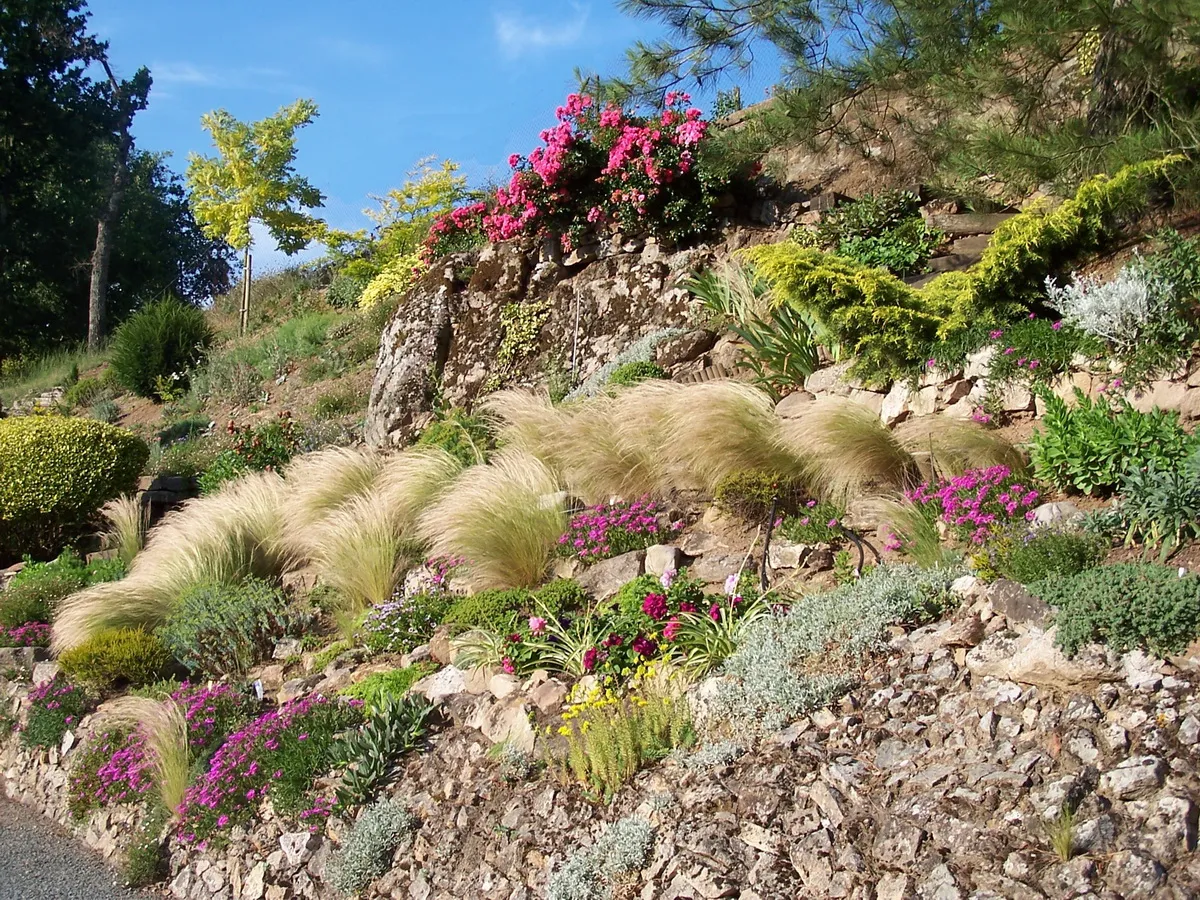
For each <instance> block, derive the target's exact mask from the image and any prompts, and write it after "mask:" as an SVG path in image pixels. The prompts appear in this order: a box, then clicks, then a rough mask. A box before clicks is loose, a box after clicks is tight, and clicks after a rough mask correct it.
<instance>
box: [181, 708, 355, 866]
mask: <svg viewBox="0 0 1200 900" xmlns="http://www.w3.org/2000/svg"><path fill="white" fill-rule="evenodd" d="M351 711H352V710H351V708H350V707H349V705H347V704H343V703H335V702H334V701H332V700H329V699H328V698H326V697H323V696H320V695H309V696H307V697H303V698H300V699H297V700H293V701H291V702H289V703H286V704H284V705H283V706H281V707H279V708H278V709H274V710H271V711H270V712H268V713H265V714H264V715H261V716H259V717H258V718H257V719H255V720H254V721H253V722H251V723H249V724H248V725H246V726H245V727H243V728H242V729H241V730H239V731H236V732H234V733H233V734H231V735H230V736H229V737H228V738H227V739H226V741H225V743H224V744H222V745H221V748H220V749H219V750H218V751H217V752H216V753H215V754H213V758H212V760H211V761H210V762H209V766H208V771H207V772H205V773H204V774H203V775H202V776H201V777H200V778H199V780H198V781H197V782H196V783H195V784H194V785H192V786H191V787H190V788H188V791H187V794H186V796H185V798H184V802H183V806H182V808H181V810H180V819H181V833H180V835H179V839H180V840H181V841H182V842H184V843H194V842H196V841H197V840H204V839H206V838H207V837H209V836H210V835H212V834H213V833H214V832H217V831H219V830H221V829H225V828H227V827H229V826H230V825H232V824H234V823H235V822H237V821H239V820H241V819H244V818H246V817H247V816H249V815H250V813H251V811H252V810H254V809H256V808H257V807H258V805H259V803H260V802H262V801H263V800H265V799H266V798H267V797H268V796H269V795H270V794H271V788H272V785H273V784H274V783H275V782H276V781H278V780H279V779H280V778H283V777H284V775H285V771H284V766H285V765H286V760H287V757H288V756H289V755H293V756H295V757H297V758H299V759H302V760H303V763H304V765H305V766H306V767H308V768H309V769H311V771H307V772H305V773H303V774H305V775H307V776H311V777H312V778H316V777H317V776H319V775H321V774H324V772H323V771H317V769H320V768H321V750H322V749H323V748H322V747H320V746H318V745H313V746H311V747H309V746H305V747H304V748H303V749H299V748H300V745H303V744H304V743H305V742H306V741H309V739H310V737H312V736H314V735H317V736H319V737H320V742H323V743H326V744H327V743H329V742H331V741H332V737H333V734H334V732H336V731H338V730H340V729H341V728H342V727H345V725H347V724H349V722H350V717H349V716H347V715H346V713H348V712H351ZM357 715H358V714H357V713H355V716H357ZM324 749H326V750H327V749H328V748H327V747H326V748H324ZM325 763H326V764H328V760H325ZM331 809H332V803H330V802H328V801H326V802H318V803H314V804H313V805H312V806H311V807H310V808H309V809H307V810H304V813H307V815H306V816H305V818H312V817H313V816H327V815H328V814H329V810H331Z"/></svg>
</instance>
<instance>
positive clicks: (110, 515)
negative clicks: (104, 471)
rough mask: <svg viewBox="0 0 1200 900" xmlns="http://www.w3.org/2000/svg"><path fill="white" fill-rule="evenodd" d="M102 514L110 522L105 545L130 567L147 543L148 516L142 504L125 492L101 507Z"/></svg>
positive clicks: (106, 531) (105, 534) (105, 535)
mask: <svg viewBox="0 0 1200 900" xmlns="http://www.w3.org/2000/svg"><path fill="white" fill-rule="evenodd" d="M100 514H101V515H102V516H104V518H105V520H106V521H107V522H108V528H107V529H106V530H105V532H104V546H106V547H108V548H109V549H111V550H116V551H117V556H119V557H120V559H121V561H122V562H123V563H125V566H126V567H128V566H129V564H130V563H132V562H133V558H134V557H135V556H137V555H138V553H140V552H141V549H142V546H143V545H144V544H145V543H146V516H145V510H144V509H143V507H142V504H141V503H140V502H139V501H138V499H137V498H136V497H134V496H133V495H131V494H124V495H122V496H120V497H118V498H117V499H115V500H110V501H109V502H108V503H105V504H104V506H102V507H100Z"/></svg>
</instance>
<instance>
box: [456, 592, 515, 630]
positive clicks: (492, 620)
mask: <svg viewBox="0 0 1200 900" xmlns="http://www.w3.org/2000/svg"><path fill="white" fill-rule="evenodd" d="M530 605H531V595H530V593H529V591H527V590H524V589H522V588H514V589H512V590H487V591H480V592H479V593H477V594H471V595H470V596H469V597H462V598H460V599H458V600H456V601H454V603H453V604H452V605H451V607H450V608H449V609H448V610H447V611H446V621H447V622H449V623H450V624H451V625H457V626H459V627H460V628H464V629H465V628H482V629H484V630H485V631H493V632H497V633H499V632H508V631H511V630H512V628H513V625H514V623H515V622H516V620H517V614H518V613H520V612H521V611H522V610H525V609H528V608H529V607H530Z"/></svg>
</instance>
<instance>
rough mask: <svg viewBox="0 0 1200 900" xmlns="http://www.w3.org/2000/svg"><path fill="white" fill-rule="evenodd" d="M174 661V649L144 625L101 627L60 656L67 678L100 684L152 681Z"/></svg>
mask: <svg viewBox="0 0 1200 900" xmlns="http://www.w3.org/2000/svg"><path fill="white" fill-rule="evenodd" d="M170 665H171V651H170V650H168V649H167V648H166V645H165V644H163V642H162V641H161V640H159V638H158V637H157V636H156V635H154V634H152V633H150V632H148V631H145V630H143V629H141V628H115V629H112V630H111V631H101V632H100V633H99V634H95V635H93V636H92V637H90V638H88V639H87V640H86V641H84V642H83V643H82V644H80V645H79V646H77V647H73V648H71V649H70V650H68V651H66V652H65V653H64V654H63V655H62V656H60V657H59V658H58V667H59V669H60V670H61V671H62V673H63V674H64V675H65V676H66V677H67V678H70V679H72V680H74V681H78V682H81V683H83V684H89V685H94V686H96V687H98V688H108V687H112V686H113V685H118V684H126V685H131V686H134V687H136V686H138V685H143V684H152V683H153V682H155V681H157V680H158V679H160V678H162V676H163V673H164V672H166V670H167V667H168V666H170Z"/></svg>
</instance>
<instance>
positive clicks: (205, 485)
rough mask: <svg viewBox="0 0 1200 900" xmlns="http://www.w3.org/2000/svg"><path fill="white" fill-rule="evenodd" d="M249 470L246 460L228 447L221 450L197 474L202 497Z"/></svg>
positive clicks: (214, 491)
mask: <svg viewBox="0 0 1200 900" xmlns="http://www.w3.org/2000/svg"><path fill="white" fill-rule="evenodd" d="M192 461H195V457H192ZM248 471H249V466H247V465H246V462H245V460H243V459H242V458H241V457H240V456H238V455H237V454H236V453H235V452H234V451H232V450H230V449H228V448H226V449H224V450H221V451H219V452H218V453H217V455H216V456H215V457H213V459H212V461H211V462H209V463H208V465H206V466H205V467H204V469H203V471H201V472H200V473H199V475H197V477H196V487H197V488H198V489H199V491H200V495H201V496H202V497H207V496H208V495H209V494H215V493H216V492H217V491H219V490H220V489H221V485H223V484H224V483H225V482H227V481H232V480H233V479H235V478H237V477H238V476H239V475H243V474H245V473H246V472H248Z"/></svg>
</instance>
